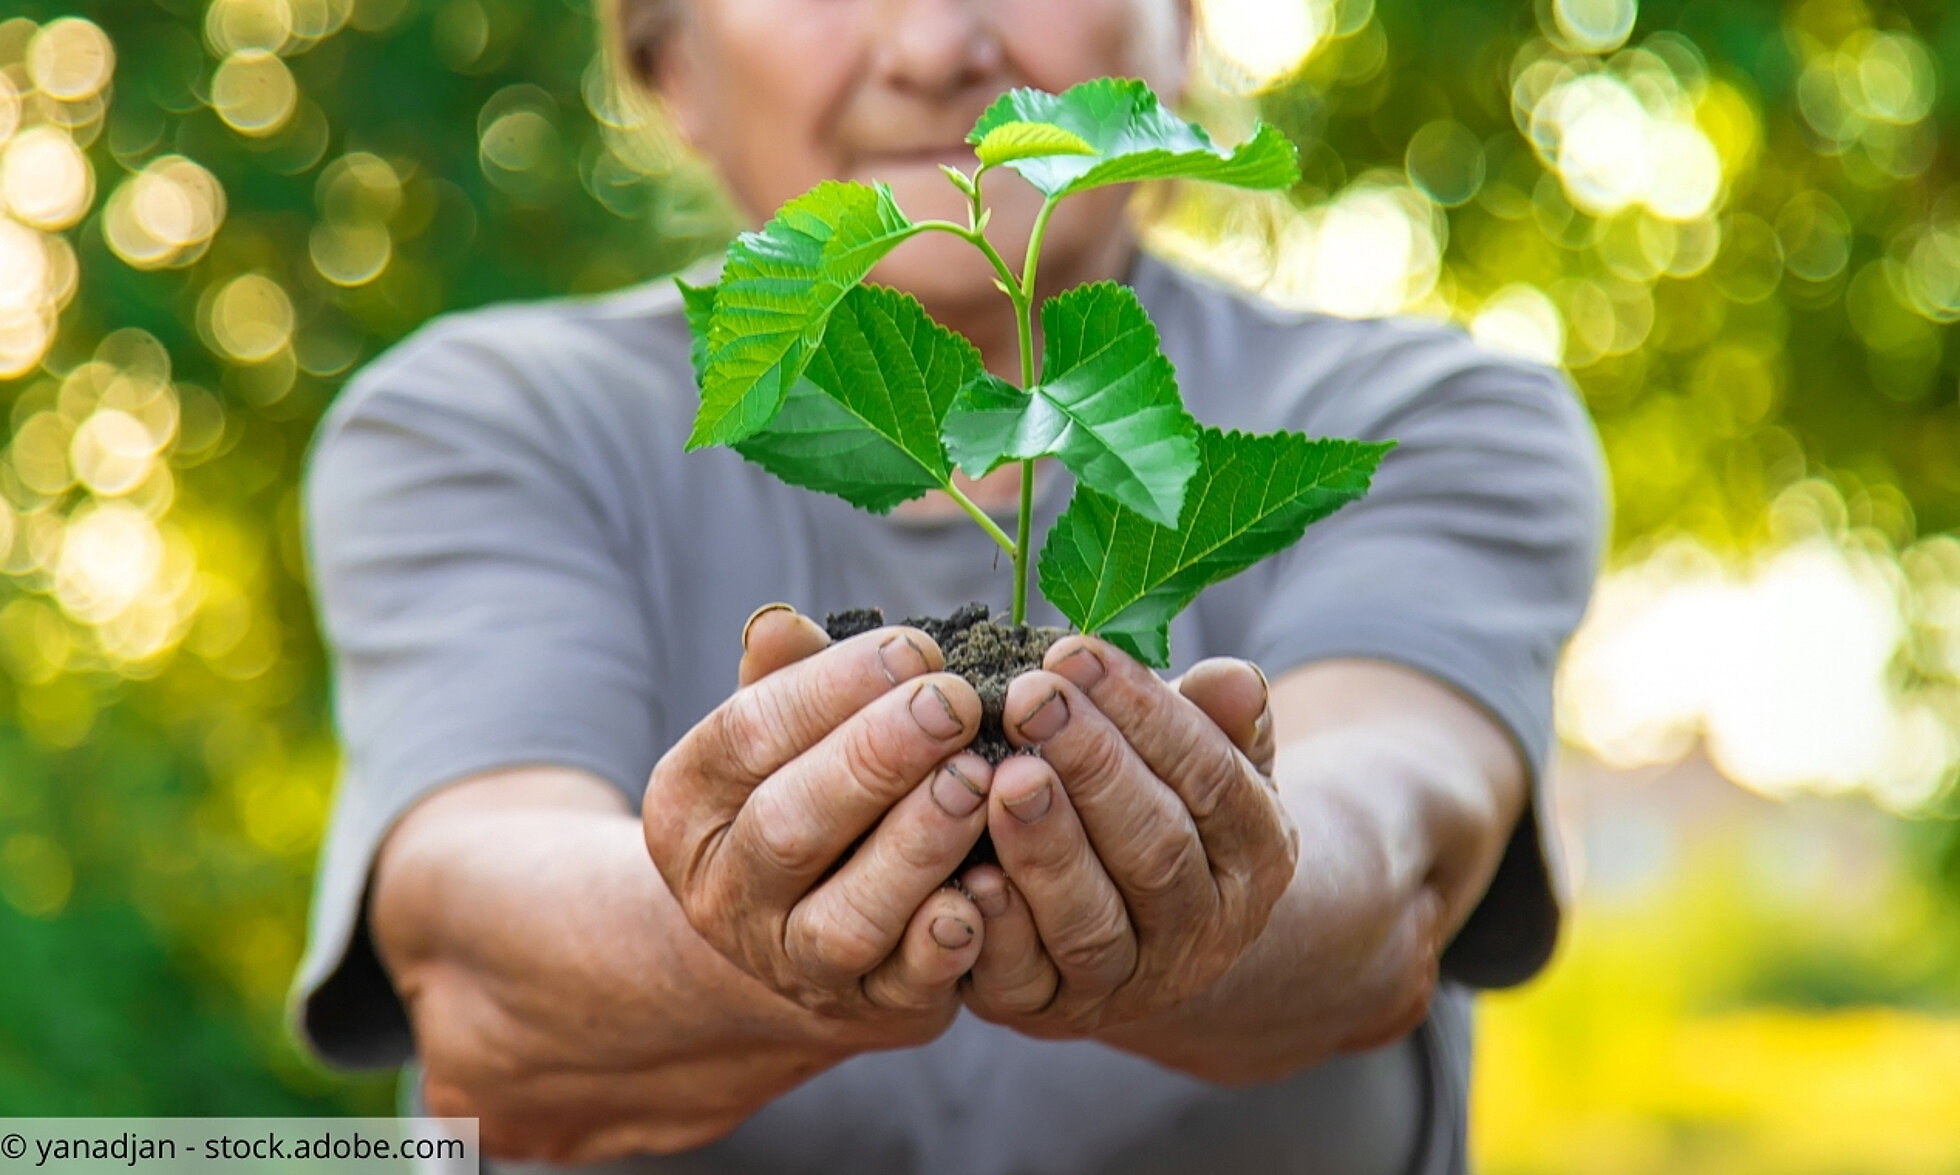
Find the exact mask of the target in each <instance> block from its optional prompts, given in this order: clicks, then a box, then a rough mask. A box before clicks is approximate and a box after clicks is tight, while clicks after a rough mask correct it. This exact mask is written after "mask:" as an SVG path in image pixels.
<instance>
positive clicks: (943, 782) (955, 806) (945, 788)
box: [932, 763, 987, 819]
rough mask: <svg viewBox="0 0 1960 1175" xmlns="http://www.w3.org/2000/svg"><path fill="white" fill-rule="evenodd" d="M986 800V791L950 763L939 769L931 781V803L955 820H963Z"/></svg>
mask: <svg viewBox="0 0 1960 1175" xmlns="http://www.w3.org/2000/svg"><path fill="white" fill-rule="evenodd" d="M986 800H987V789H986V788H984V787H981V786H980V785H979V784H977V783H975V782H973V781H972V780H971V779H968V778H967V776H966V773H965V772H964V771H961V770H960V769H959V768H958V767H955V766H953V765H952V764H951V763H948V764H946V765H945V766H944V767H941V768H940V769H939V774H938V775H936V776H934V777H933V780H932V802H933V803H935V804H938V805H939V810H940V811H942V812H944V813H946V814H947V815H948V816H951V817H953V818H955V819H965V818H966V817H968V816H971V815H973V813H974V811H975V810H976V809H978V808H979V807H980V805H981V804H983V803H985V802H986Z"/></svg>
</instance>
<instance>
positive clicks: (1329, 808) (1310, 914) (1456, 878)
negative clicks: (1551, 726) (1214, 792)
mask: <svg viewBox="0 0 1960 1175" xmlns="http://www.w3.org/2000/svg"><path fill="white" fill-rule="evenodd" d="M1309 672H1311V671H1309ZM1274 701H1275V721H1276V723H1278V724H1279V734H1280V742H1281V751H1280V756H1279V762H1278V766H1277V770H1276V772H1275V779H1276V782H1277V783H1278V786H1279V787H1280V790H1281V795H1282V799H1283V801H1284V802H1285V804H1286V806H1287V808H1288V810H1289V812H1290V814H1291V815H1292V816H1293V818H1294V821H1295V823H1296V825H1297V826H1298V828H1299V829H1300V835H1301V848H1300V855H1299V865H1298V867H1297V869H1296V871H1295V874H1294V878H1293V883H1292V885H1291V886H1290V887H1289V889H1288V892H1287V893H1286V895H1285V896H1284V897H1283V898H1282V899H1281V900H1280V902H1279V903H1278V904H1277V905H1276V906H1275V907H1274V909H1273V913H1272V917H1271V920H1270V921H1269V922H1268V924H1267V928H1266V930H1265V932H1264V933H1263V934H1262V935H1261V936H1260V938H1259V939H1258V940H1257V941H1256V942H1255V943H1254V945H1253V946H1252V948H1251V949H1250V950H1249V951H1248V952H1247V953H1246V955H1245V956H1244V957H1243V958H1241V959H1240V960H1239V962H1238V964H1237V965H1235V966H1234V967H1233V968H1232V970H1231V971H1229V972H1228V973H1227V974H1226V976H1225V978H1224V979H1223V980H1221V981H1220V982H1219V983H1218V984H1216V985H1214V986H1213V987H1212V988H1211V989H1210V990H1209V991H1207V992H1206V993H1204V994H1203V995H1202V996H1200V997H1199V998H1197V999H1195V1000H1193V1001H1191V1002H1189V1003H1188V1004H1186V1005H1185V1006H1184V1007H1183V1008H1181V1009H1179V1011H1178V1012H1177V1013H1176V1014H1175V1015H1173V1016H1171V1017H1169V1018H1167V1019H1166V1020H1164V1021H1161V1022H1159V1021H1153V1022H1151V1023H1149V1024H1143V1025H1133V1026H1130V1027H1129V1028H1127V1029H1122V1030H1119V1031H1118V1033H1116V1034H1114V1035H1113V1036H1112V1037H1111V1040H1112V1043H1116V1044H1118V1045H1119V1047H1126V1048H1131V1049H1132V1050H1133V1051H1138V1052H1143V1053H1145V1054H1147V1055H1150V1056H1152V1057H1153V1058H1154V1059H1156V1060H1159V1061H1161V1062H1164V1063H1166V1064H1170V1065H1173V1066H1174V1067H1177V1068H1180V1069H1184V1070H1187V1071H1190V1072H1193V1073H1196V1074H1198V1075H1201V1076H1205V1077H1208V1078H1211V1079H1213V1080H1218V1081H1224V1082H1232V1083H1238V1082H1247V1081H1260V1080H1273V1079H1277V1078H1279V1077H1282V1076H1284V1075H1286V1074H1289V1073H1292V1072H1295V1071H1298V1070H1300V1069H1303V1068H1306V1067H1309V1066H1311V1065H1314V1064H1317V1063H1319V1062H1320V1061H1323V1060H1325V1059H1327V1058H1329V1057H1331V1056H1333V1055H1335V1054H1336V1053H1340V1052H1347V1051H1355V1050H1359V1049H1364V1048H1369V1047H1374V1046H1376V1045H1379V1044H1385V1043H1387V1042H1389V1041H1392V1040H1394V1039H1397V1038H1398V1037H1400V1036H1402V1035H1405V1034H1406V1033H1407V1032H1409V1031H1410V1030H1412V1029H1413V1028H1414V1027H1415V1026H1416V1025H1417V1024H1419V1023H1420V1022H1421V1020H1422V1018H1423V1016H1424V1015H1426V1013H1427V1010H1428V1005H1429V1000H1430V997H1431V996H1432V994H1433V992H1434V989H1435V983H1436V978H1437V963H1438V958H1439V956H1440V953H1441V950H1442V946H1443V944H1444V943H1446V942H1447V941H1448V939H1449V937H1450V936H1451V935H1452V934H1454V933H1455V931H1456V929H1457V928H1458V927H1459V926H1461V925H1462V923H1463V921H1464V920H1465V919H1466V918H1467V917H1468V916H1469V914H1470V911H1471V910H1472V909H1473V908H1474V906H1475V905H1476V902H1477V900H1478V898H1479V897H1480V896H1481V894H1482V893H1483V891H1484V889H1485V888H1486V886H1487V885H1488V884H1489V880H1490V877H1491V875H1492V873H1493V872H1494V871H1495V869H1496V866H1497V862H1498V860H1499V858H1500V856H1501V854H1502V851H1503V846H1504V843H1505V841H1506V839H1507V838H1508V834H1509V830H1510V828H1511V827H1512V826H1513V825H1514V824H1515V822H1516V820H1517V817H1518V813H1519V811H1520V809H1521V806H1522V803H1523V790H1524V789H1523V767H1522V763H1521V761H1520V760H1519V758H1518V756H1517V755H1516V752H1515V750H1514V748H1512V746H1511V745H1510V743H1509V741H1508V739H1506V738H1505V737H1504V736H1503V735H1502V734H1500V733H1499V731H1498V730H1497V728H1496V726H1495V724H1494V723H1493V722H1491V721H1490V720H1489V719H1488V718H1487V717H1486V716H1484V715H1483V714H1482V713H1481V712H1480V711H1477V710H1476V709H1475V708H1474V707H1472V706H1470V704H1469V703H1468V702H1466V701H1464V700H1463V699H1461V698H1460V697H1458V696H1456V695H1454V694H1453V693H1450V692H1449V691H1447V690H1445V689H1444V688H1443V687H1442V686H1440V685H1437V684H1436V683H1434V682H1430V681H1428V680H1427V679H1418V678H1416V677H1415V675H1414V674H1412V673H1409V671H1406V670H1398V669H1393V668H1392V667H1388V666H1359V665H1357V666H1355V667H1354V669H1353V670H1352V671H1349V672H1326V673H1321V674H1318V675H1314V676H1310V677H1308V678H1305V679H1301V680H1295V681H1287V682H1280V683H1276V684H1275V687H1274Z"/></svg>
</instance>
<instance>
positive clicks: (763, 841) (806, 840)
mask: <svg viewBox="0 0 1960 1175" xmlns="http://www.w3.org/2000/svg"><path fill="white" fill-rule="evenodd" d="M772 794H773V793H772ZM781 807H782V805H781V804H780V803H779V802H777V801H776V800H774V799H773V798H770V797H766V796H765V795H764V794H763V793H760V792H758V793H757V794H756V795H754V796H751V797H750V798H749V808H750V809H752V811H751V812H747V813H745V815H751V816H752V819H750V820H749V822H748V829H749V835H748V837H747V840H748V843H749V849H750V852H752V853H753V854H754V855H755V859H756V861H757V862H758V863H759V864H761V865H762V866H763V868H764V869H766V870H769V871H770V872H772V873H781V874H789V875H791V876H801V875H803V874H807V873H811V872H814V871H816V870H818V869H821V868H822V867H823V865H824V863H825V862H824V861H823V841H822V838H821V837H820V835H819V833H818V830H817V829H816V828H814V827H813V826H812V825H811V824H810V822H809V821H807V820H803V819H800V818H798V815H797V813H795V812H786V811H781V810H780V809H781Z"/></svg>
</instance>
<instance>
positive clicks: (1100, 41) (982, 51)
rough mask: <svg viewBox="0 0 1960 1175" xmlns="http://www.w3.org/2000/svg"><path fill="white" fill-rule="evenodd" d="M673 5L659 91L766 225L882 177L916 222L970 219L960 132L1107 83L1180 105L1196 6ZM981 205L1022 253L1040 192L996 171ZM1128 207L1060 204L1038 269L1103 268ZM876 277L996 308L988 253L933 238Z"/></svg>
mask: <svg viewBox="0 0 1960 1175" xmlns="http://www.w3.org/2000/svg"><path fill="white" fill-rule="evenodd" d="M623 2H625V3H645V2H648V0H623ZM669 2H674V3H678V4H679V5H680V12H679V18H678V24H677V26H676V28H675V30H674V32H673V34H672V35H671V36H670V37H669V38H667V40H666V41H665V42H664V43H663V45H662V46H661V47H660V50H659V52H658V54H657V56H656V58H655V60H656V62H657V64H656V66H655V71H654V76H653V77H652V78H651V79H650V81H651V82H652V84H653V85H654V87H655V88H656V89H657V90H659V91H660V92H661V93H662V95H663V96H664V97H665V98H666V100H667V102H668V104H669V106H670V108H671V109H672V110H673V111H674V113H675V115H676V116H677V118H678V119H679V121H680V124H681V127H682V129H683V130H684V131H685V132H686V134H687V135H688V137H689V138H690V139H691V140H692V141H693V142H694V143H695V145H696V146H697V147H698V148H699V149H700V150H702V151H703V152H705V153H706V154H707V155H708V156H709V158H710V159H712V160H713V161H714V162H715V163H716V164H717V165H718V166H719V168H720V170H721V173H722V175H723V177H724V178H725V179H726V181H727V183H728V185H729V187H730V189H731V190H732V191H733V193H734V195H735V197H736V198H737V199H738V200H739V201H740V202H741V203H742V205H743V206H744V209H745V211H746V212H747V213H748V214H749V215H750V216H751V217H752V218H753V219H754V220H755V221H757V222H758V223H759V222H760V221H761V220H762V219H763V218H765V217H766V216H768V215H769V214H770V213H771V212H772V211H774V209H775V208H776V207H777V206H779V205H780V204H782V203H783V202H784V201H786V200H788V199H790V198H791V197H793V196H796V195H799V194H800V193H802V192H803V191H805V190H806V189H808V188H810V187H811V186H813V185H815V184H816V183H818V182H819V181H821V180H825V179H833V178H835V179H851V180H860V181H865V182H870V181H873V180H882V181H884V182H885V183H888V184H890V185H891V188H892V192H893V194H894V195H895V196H896V197H897V199H898V203H899V206H900V207H901V208H903V209H904V210H905V212H906V214H907V215H909V216H911V217H912V218H914V219H922V218H926V217H940V218H945V219H949V220H957V221H960V222H961V223H964V222H965V220H966V208H965V201H964V197H962V196H960V195H959V194H958V193H957V192H956V191H954V189H953V187H952V185H951V184H949V183H948V182H947V180H946V177H945V176H944V175H942V174H941V173H940V171H939V164H941V163H947V164H951V165H953V166H955V167H958V168H960V169H961V170H963V171H966V172H968V173H969V174H970V173H971V172H972V170H973V167H974V160H973V152H972V148H971V147H969V146H968V145H967V144H966V143H965V137H966V133H967V131H969V130H971V129H972V127H973V123H974V120H975V119H977V118H978V117H979V115H980V113H981V111H983V110H985V109H986V107H987V105H988V104H989V103H990V102H992V101H993V100H994V98H996V97H998V96H999V95H1000V94H1001V92H1002V91H1004V90H1007V89H1009V88H1011V87H1015V86H1033V87H1037V88H1039V89H1044V90H1055V91H1059V90H1063V89H1066V88H1067V87H1068V86H1070V85H1073V84H1074V83H1076V82H1079V81H1083V80H1085V79H1088V78H1092V77H1100V76H1105V75H1109V76H1126V77H1140V78H1142V79H1144V80H1145V81H1147V82H1149V83H1150V85H1151V86H1152V88H1153V89H1155V90H1156V91H1157V92H1158V93H1159V94H1160V95H1163V96H1164V97H1165V99H1166V100H1167V101H1173V100H1175V98H1176V96H1177V95H1178V94H1179V93H1180V92H1181V89H1182V86H1183V82H1184V70H1185V58H1186V46H1187V44H1188V42H1189V40H1190V18H1189V3H1188V0H669ZM984 193H985V195H986V198H987V205H988V206H989V207H991V208H993V209H994V213H993V220H992V222H991V224H990V226H989V235H990V236H992V237H993V238H994V240H995V242H996V243H997V244H999V245H1000V246H1001V248H1002V252H1003V253H1004V254H1006V255H1007V256H1008V257H1009V258H1011V259H1012V258H1018V257H1019V255H1020V253H1021V251H1022V249H1023V248H1024V247H1025V242H1026V240H1027V237H1028V234H1029V232H1030V231H1031V229H1032V226H1033V223H1034V218H1035V214H1036V212H1037V211H1038V210H1039V209H1040V207H1041V197H1040V196H1039V194H1038V193H1036V192H1035V191H1034V189H1033V188H1031V187H1029V186H1028V185H1027V184H1026V183H1024V182H1023V181H1022V180H1021V179H1020V178H1019V177H1018V176H1015V175H1013V174H1011V173H1008V172H1005V171H1003V172H999V173H991V172H990V173H989V174H988V176H987V178H986V179H985V181H984ZM1123 200H1124V192H1123V191H1122V190H1120V189H1118V190H1105V191H1100V192H1095V193H1090V194H1087V195H1084V196H1078V197H1073V198H1071V199H1070V200H1068V201H1066V202H1065V203H1064V204H1062V206H1061V207H1060V208H1059V209H1058V210H1057V212H1056V214H1055V215H1054V217H1053V218H1052V219H1051V220H1050V223H1049V228H1048V232H1047V235H1046V237H1045V238H1044V247H1043V251H1042V256H1043V266H1044V270H1046V269H1047V268H1048V267H1049V266H1051V265H1052V266H1053V267H1054V268H1055V270H1056V271H1057V273H1056V276H1058V277H1059V276H1061V275H1062V274H1063V273H1066V272H1068V271H1070V270H1074V269H1078V268H1081V267H1083V266H1091V265H1094V264H1095V263H1096V262H1095V261H1094V258H1095V257H1097V256H1099V255H1104V254H1106V253H1107V252H1108V250H1109V249H1110V248H1111V246H1112V244H1114V243H1116V242H1119V241H1120V240H1121V239H1122V232H1123V228H1122V217H1121V208H1122V203H1123ZM874 276H875V277H877V278H878V280H880V281H883V282H887V283H889V284H891V285H895V286H898V287H900V288H903V289H907V290H910V291H912V292H913V293H914V294H916V295H918V296H919V297H920V298H921V299H922V300H924V301H925V302H926V303H927V304H928V305H934V304H939V305H941V306H945V307H947V308H949V309H950V308H951V307H953V306H956V305H960V304H963V303H971V302H973V301H975V300H976V299H977V298H998V297H999V295H998V294H997V293H996V292H995V291H994V289H993V278H994V274H993V271H992V269H991V268H989V267H988V265H987V264H986V262H985V261H984V260H983V259H982V258H981V257H980V256H979V254H978V253H977V252H976V251H975V250H974V249H972V248H971V247H970V246H968V245H967V244H965V243H964V242H961V241H958V240H956V239H954V238H952V237H948V236H945V235H943V234H938V233H928V234H925V235H924V236H922V237H919V238H916V239H914V240H913V241H911V242H908V243H907V244H906V245H905V246H904V247H903V248H901V249H899V250H898V251H897V252H895V253H893V254H892V255H891V256H889V257H887V258H886V259H885V261H884V262H883V263H881V264H880V265H879V267H878V269H877V270H875V271H874ZM1045 284H1046V283H1044V285H1045Z"/></svg>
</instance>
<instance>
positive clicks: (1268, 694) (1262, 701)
mask: <svg viewBox="0 0 1960 1175" xmlns="http://www.w3.org/2000/svg"><path fill="white" fill-rule="evenodd" d="M1246 665H1248V666H1249V667H1250V668H1251V669H1252V671H1253V672H1254V673H1257V674H1258V675H1259V708H1260V709H1261V710H1264V709H1265V708H1266V707H1268V706H1270V705H1272V704H1273V683H1272V682H1270V681H1267V680H1266V671H1265V670H1264V669H1261V668H1259V663H1258V662H1257V661H1247V662H1246Z"/></svg>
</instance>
